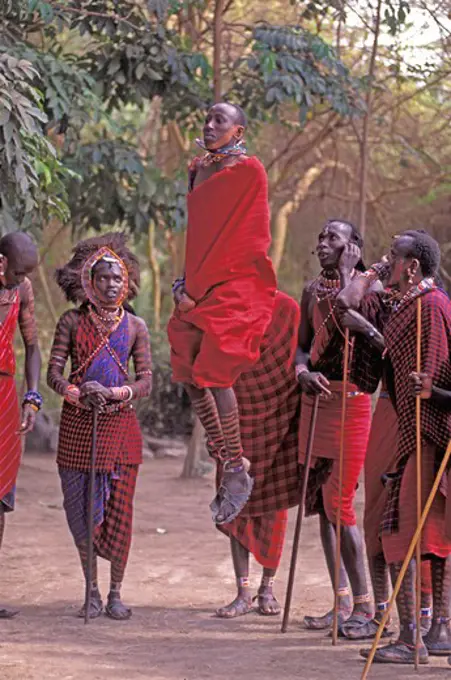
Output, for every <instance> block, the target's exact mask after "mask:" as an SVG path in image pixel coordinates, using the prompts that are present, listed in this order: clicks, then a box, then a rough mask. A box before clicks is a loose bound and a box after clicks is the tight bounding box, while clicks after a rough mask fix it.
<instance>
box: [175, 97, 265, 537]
mask: <svg viewBox="0 0 451 680" xmlns="http://www.w3.org/2000/svg"><path fill="white" fill-rule="evenodd" d="M245 127H246V118H245V115H244V113H243V111H242V110H241V109H240V107H238V106H236V105H234V104H229V103H221V104H215V106H213V107H212V108H211V109H210V111H209V112H208V115H207V118H206V121H205V125H204V139H203V141H201V140H198V143H199V145H200V146H202V148H204V149H205V151H206V154H205V155H204V156H203V157H202V158H200V159H195V161H194V162H193V163H192V164H191V167H190V176H189V194H188V229H187V240H186V261H185V276H184V277H183V279H178V280H176V281H175V283H174V286H173V292H174V298H175V302H176V307H175V311H174V313H173V315H172V317H171V319H170V321H169V324H168V337H169V342H170V345H171V363H172V370H173V380H174V382H180V383H183V384H184V385H185V387H186V390H187V392H188V394H189V396H190V398H191V402H192V404H193V408H194V410H195V411H196V413H197V415H198V417H199V419H200V421H201V423H202V424H203V426H204V428H205V430H206V432H207V437H208V440H209V448H210V451H211V454H212V456H213V457H215V458H216V459H217V460H218V461H219V462H221V463H222V464H223V465H222V471H223V473H222V480H221V483H220V485H219V489H218V492H217V494H216V497H215V499H214V500H213V502H212V504H211V506H210V507H211V509H212V513H213V520H214V521H215V522H216V523H217V524H224V523H226V522H230V521H231V520H232V519H234V518H235V517H236V516H237V515H238V514H239V512H240V511H241V510H242V508H243V507H244V506H245V504H246V502H247V500H248V498H249V496H250V493H251V490H252V479H251V477H250V476H249V474H248V472H247V469H246V467H247V465H246V460H245V459H244V458H243V445H242V441H241V433H240V424H239V413H238V404H237V400H236V396H235V392H234V389H233V385H234V383H235V382H236V380H237V379H238V378H239V376H240V375H241V373H243V372H244V371H247V370H249V369H250V368H251V367H252V366H253V365H254V364H255V363H256V362H257V361H258V358H259V355H260V345H261V341H262V338H263V336H264V333H265V331H266V329H267V327H268V325H269V323H270V321H271V315H272V311H273V307H274V297H275V292H276V278H275V275H274V271H273V267H272V264H271V261H270V259H269V258H268V255H267V252H268V248H269V245H270V240H271V239H270V229H269V208H268V188H267V177H266V172H265V170H264V168H263V165H262V164H261V162H260V161H259V160H258V159H257V158H255V157H249V156H247V155H246V149H245V147H244V143H243V134H244V130H245Z"/></svg>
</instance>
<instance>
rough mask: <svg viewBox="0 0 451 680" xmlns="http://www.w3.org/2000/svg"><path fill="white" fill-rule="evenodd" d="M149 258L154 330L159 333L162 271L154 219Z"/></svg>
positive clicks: (149, 241)
mask: <svg viewBox="0 0 451 680" xmlns="http://www.w3.org/2000/svg"><path fill="white" fill-rule="evenodd" d="M148 259H149V266H150V271H151V272H152V302H153V330H154V331H156V332H157V333H158V332H159V330H160V327H161V272H160V264H159V262H158V259H157V256H156V253H155V222H154V221H153V220H151V221H150V222H149V230H148Z"/></svg>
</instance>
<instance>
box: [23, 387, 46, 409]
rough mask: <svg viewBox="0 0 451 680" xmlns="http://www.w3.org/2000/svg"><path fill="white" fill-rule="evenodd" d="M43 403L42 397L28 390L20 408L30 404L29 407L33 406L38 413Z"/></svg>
mask: <svg viewBox="0 0 451 680" xmlns="http://www.w3.org/2000/svg"><path fill="white" fill-rule="evenodd" d="M43 403H44V400H43V398H42V395H41V394H40V393H39V392H36V391H35V390H29V391H28V392H26V393H25V395H24V398H23V399H22V406H25V405H26V404H30V405H31V406H35V407H36V409H37V410H38V411H40V410H41V408H42V404H43Z"/></svg>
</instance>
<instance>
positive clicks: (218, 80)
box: [213, 0, 225, 103]
mask: <svg viewBox="0 0 451 680" xmlns="http://www.w3.org/2000/svg"><path fill="white" fill-rule="evenodd" d="M224 5H225V0H216V2H215V13H214V20H213V21H214V26H213V93H214V98H215V103H217V102H219V101H221V95H222V77H221V57H222V14H223V11H224Z"/></svg>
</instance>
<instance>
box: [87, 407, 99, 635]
mask: <svg viewBox="0 0 451 680" xmlns="http://www.w3.org/2000/svg"><path fill="white" fill-rule="evenodd" d="M97 416H98V411H97V409H96V408H93V409H92V439H91V460H90V469H89V487H88V563H87V565H86V591H85V624H86V623H89V604H90V601H91V583H92V564H93V559H94V496H95V486H96V453H97Z"/></svg>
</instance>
